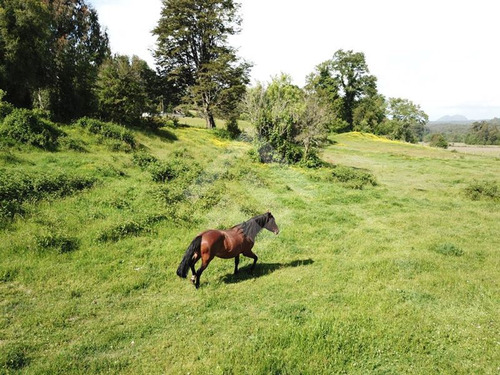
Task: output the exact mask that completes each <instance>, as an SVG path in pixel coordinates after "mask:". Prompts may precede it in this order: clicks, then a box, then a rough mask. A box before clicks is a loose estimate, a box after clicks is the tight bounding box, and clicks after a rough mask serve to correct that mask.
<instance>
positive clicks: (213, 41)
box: [154, 0, 250, 128]
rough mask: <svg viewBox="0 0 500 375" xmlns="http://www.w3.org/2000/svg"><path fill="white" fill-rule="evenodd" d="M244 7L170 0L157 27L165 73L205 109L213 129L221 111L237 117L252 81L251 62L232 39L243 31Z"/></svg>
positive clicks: (228, 0)
mask: <svg viewBox="0 0 500 375" xmlns="http://www.w3.org/2000/svg"><path fill="white" fill-rule="evenodd" d="M238 10H239V5H238V4H236V3H235V2H233V1H232V0H164V1H163V9H162V12H161V18H160V20H159V22H158V25H157V27H156V28H155V29H154V34H155V35H157V37H158V44H157V49H156V51H155V58H156V63H157V65H158V66H159V68H160V72H161V74H162V75H163V77H164V78H165V79H166V80H167V81H169V82H171V86H173V87H176V88H177V89H178V90H179V92H180V93H182V95H183V100H184V101H186V102H189V103H192V104H194V105H196V106H197V107H198V108H199V109H200V110H201V111H202V112H203V115H204V117H205V119H206V123H207V127H208V128H213V127H215V121H214V115H216V114H217V115H219V116H220V117H226V118H228V117H231V116H234V112H235V111H236V109H237V103H238V101H239V100H240V99H241V98H242V96H243V95H244V93H245V90H246V84H247V83H248V81H249V79H248V74H249V69H250V64H248V63H246V62H243V61H241V60H240V59H239V58H238V57H237V55H236V51H235V49H234V48H233V47H231V46H230V45H229V44H228V40H227V39H228V36H230V35H234V34H236V33H237V32H238V31H239V26H240V24H241V18H240V17H239V15H238Z"/></svg>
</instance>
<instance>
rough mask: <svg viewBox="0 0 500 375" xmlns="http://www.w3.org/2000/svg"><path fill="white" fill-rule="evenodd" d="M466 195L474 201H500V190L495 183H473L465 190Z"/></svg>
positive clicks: (475, 181)
mask: <svg viewBox="0 0 500 375" xmlns="http://www.w3.org/2000/svg"><path fill="white" fill-rule="evenodd" d="M464 193H465V195H466V196H467V197H469V198H470V199H472V200H475V201H477V200H480V199H492V200H495V201H498V200H500V189H499V188H498V184H497V183H496V182H495V181H477V180H474V181H472V182H471V183H470V184H469V185H468V186H467V187H466V188H465V189H464Z"/></svg>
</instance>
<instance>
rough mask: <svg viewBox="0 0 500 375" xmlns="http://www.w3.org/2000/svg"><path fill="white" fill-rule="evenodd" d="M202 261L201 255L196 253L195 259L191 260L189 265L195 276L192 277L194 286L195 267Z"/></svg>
mask: <svg viewBox="0 0 500 375" xmlns="http://www.w3.org/2000/svg"><path fill="white" fill-rule="evenodd" d="M198 260H200V254H199V253H197V252H195V253H194V254H193V258H192V259H191V262H190V263H189V267H190V268H191V273H192V274H193V276H191V281H192V282H193V284H194V283H195V282H196V271H195V269H194V265H195V264H196V262H197V261H198Z"/></svg>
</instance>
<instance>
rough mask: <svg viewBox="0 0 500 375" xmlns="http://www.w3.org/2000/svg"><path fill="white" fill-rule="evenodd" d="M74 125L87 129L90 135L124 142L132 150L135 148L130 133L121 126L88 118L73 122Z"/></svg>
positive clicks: (133, 139) (134, 142) (132, 136)
mask: <svg viewBox="0 0 500 375" xmlns="http://www.w3.org/2000/svg"><path fill="white" fill-rule="evenodd" d="M75 125H78V126H81V127H82V128H84V129H87V130H88V131H89V132H90V133H92V134H97V135H100V136H102V137H104V138H109V139H115V140H118V141H121V142H125V143H126V144H128V145H129V146H130V147H132V148H134V147H135V146H136V141H135V138H134V135H133V134H132V132H131V131H130V130H128V129H126V128H125V127H123V126H120V125H117V124H114V123H112V122H104V121H100V120H96V119H92V118H89V117H82V118H80V119H78V120H77V121H76V122H75Z"/></svg>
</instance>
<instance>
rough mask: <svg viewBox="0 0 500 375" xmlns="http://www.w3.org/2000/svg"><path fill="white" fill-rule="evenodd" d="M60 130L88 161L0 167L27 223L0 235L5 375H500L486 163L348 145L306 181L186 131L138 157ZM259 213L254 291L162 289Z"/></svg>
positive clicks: (216, 267) (33, 157) (0, 352)
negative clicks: (211, 232)
mask: <svg viewBox="0 0 500 375" xmlns="http://www.w3.org/2000/svg"><path fill="white" fill-rule="evenodd" d="M86 121H87V120H86ZM240 127H241V126H240ZM64 129H65V132H66V135H65V136H64V138H65V139H67V140H73V141H74V142H77V143H78V144H80V145H82V146H83V147H84V148H85V152H82V151H79V150H74V149H69V148H65V147H59V148H57V149H56V150H55V151H46V150H45V149H41V148H38V147H32V146H27V145H24V146H20V145H12V146H9V147H8V148H4V149H3V150H2V151H0V170H1V171H2V173H1V174H0V176H1V184H0V186H1V190H0V191H1V197H2V205H3V206H2V207H7V206H8V205H9V204H10V205H13V204H14V203H15V204H17V205H19V207H21V208H22V211H16V210H17V209H16V210H13V211H12V210H11V211H8V212H9V213H8V214H7V215H4V217H3V218H2V223H3V227H2V228H1V229H0V231H1V233H0V235H1V237H2V241H0V257H1V259H2V262H1V263H0V295H1V298H0V310H1V315H0V332H1V340H0V368H1V371H3V372H6V373H9V372H28V373H65V374H71V373H103V372H106V373H123V374H135V373H160V372H166V373H172V374H177V373H179V374H180V373H185V372H186V371H190V372H192V373H195V372H196V373H288V374H307V373H311V374H313V373H314V374H330V373H342V372H344V373H377V372H387V373H409V372H411V373H416V374H428V373H436V372H438V373H448V372H450V373H451V372H453V373H478V372H484V373H494V372H495V371H496V369H497V368H498V366H500V362H499V361H498V356H497V343H496V341H497V339H498V337H497V336H498V335H497V334H496V333H497V332H498V329H499V326H498V324H499V322H498V319H497V318H496V316H497V311H498V309H499V308H500V307H499V305H498V299H497V298H495V296H496V295H497V292H498V290H497V289H498V288H497V284H498V252H497V249H498V248H499V247H500V243H499V239H498V235H497V230H496V228H497V224H498V221H499V220H500V216H499V212H500V211H499V210H498V204H499V203H498V199H497V198H491V196H493V197H495V196H496V197H497V195H495V194H496V193H495V192H496V191H497V190H495V188H494V187H493V186H494V184H498V182H497V181H496V180H495V178H496V177H495V176H496V175H497V172H498V166H497V160H496V159H495V158H491V157H486V156H471V155H463V154H460V153H451V152H448V151H446V150H441V149H433V148H427V147H423V146H415V145H410V144H406V143H400V142H395V141H389V140H387V139H385V138H379V137H376V136H372V135H369V134H362V133H346V134H342V135H335V136H331V137H330V144H329V145H328V146H327V147H326V148H325V149H324V150H323V151H322V152H321V154H320V156H321V160H322V164H321V165H319V166H317V167H316V168H306V167H301V166H289V165H286V164H281V163H267V164H263V163H261V162H260V161H259V160H257V159H258V158H256V152H255V148H254V146H253V145H252V143H250V142H242V141H234V140H229V139H225V138H220V137H219V136H217V135H216V134H214V133H213V132H211V131H209V130H204V129H200V128H196V127H186V126H179V127H178V128H169V129H160V130H161V131H158V132H147V131H139V130H129V131H130V134H131V135H132V136H133V139H134V142H135V144H136V145H140V146H136V147H135V148H134V149H133V150H132V151H133V152H130V151H131V149H114V148H110V147H108V145H107V144H106V142H104V143H103V135H102V134H101V133H99V132H95V133H94V132H91V131H88V126H85V125H83V126H80V125H78V126H67V127H65V128H64ZM167 130H168V132H167ZM114 140H116V141H118V142H120V143H124V142H123V141H122V140H118V139H114ZM158 171H161V173H157V172H158ZM155 176H158V177H155ZM495 181H496V182H495ZM495 186H496V185H495ZM469 190H470V191H473V192H477V194H479V198H478V199H476V200H474V199H471V197H472V196H471V195H470V194H471V193H467V191H469ZM474 194H475V193H474ZM15 197H19V198H20V200H19V201H15V199H14V198H15ZM8 207H11V206H8ZM16 207H17V206H16ZM268 209H269V210H271V211H272V212H273V214H274V215H275V217H276V219H277V223H278V225H279V226H280V229H281V232H280V234H279V235H278V236H274V235H273V234H271V233H267V232H265V233H262V234H260V235H259V237H258V239H257V241H256V246H255V252H256V253H257V254H258V255H259V262H258V263H257V268H256V270H255V273H254V274H253V275H250V274H248V273H247V272H246V271H247V270H248V267H249V266H250V264H251V261H249V260H247V259H245V258H243V259H242V260H241V263H240V267H241V273H240V274H238V275H236V276H235V275H233V274H232V270H233V266H234V264H233V262H232V261H227V260H221V259H216V260H214V261H213V262H212V263H211V265H210V268H209V269H208V270H207V271H206V272H205V273H204V277H205V279H204V280H205V282H204V283H203V285H202V287H201V288H200V289H199V290H195V288H194V287H193V286H192V285H191V284H190V283H189V282H187V281H185V280H180V279H179V278H178V277H177V276H176V275H175V269H176V268H177V266H178V263H179V262H180V260H181V257H182V255H183V253H184V251H185V249H186V247H187V245H188V244H189V243H190V241H191V240H192V239H193V237H194V236H195V235H196V234H197V233H199V232H200V231H202V230H204V229H207V228H227V227H230V226H232V225H235V224H237V223H240V222H241V221H243V220H246V219H248V218H249V217H251V216H253V215H256V214H260V213H262V212H265V211H266V210H268ZM4 212H7V211H4ZM415 327H418V329H415ZM248 352H251V353H252V355H251V356H250V357H248V358H247V359H246V360H244V361H242V360H241V355H242V353H248Z"/></svg>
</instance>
